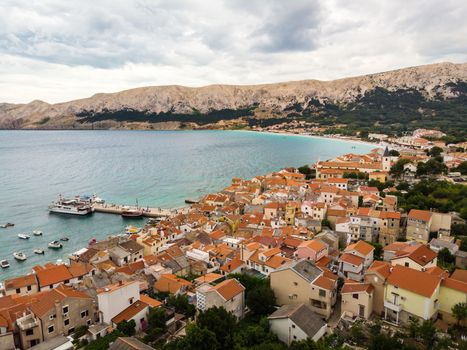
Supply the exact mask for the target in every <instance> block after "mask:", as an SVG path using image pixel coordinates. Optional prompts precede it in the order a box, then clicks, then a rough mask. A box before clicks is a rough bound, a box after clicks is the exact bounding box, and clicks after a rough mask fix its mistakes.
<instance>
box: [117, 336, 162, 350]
mask: <svg viewBox="0 0 467 350" xmlns="http://www.w3.org/2000/svg"><path fill="white" fill-rule="evenodd" d="M109 350H154V348H153V347H151V346H149V345H147V344H144V343H143V342H141V341H139V340H138V339H136V338H133V337H120V338H117V340H115V341H114V342H113V343H112V345H110V347H109Z"/></svg>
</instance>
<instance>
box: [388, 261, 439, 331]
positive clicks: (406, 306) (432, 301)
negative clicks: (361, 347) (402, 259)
mask: <svg viewBox="0 0 467 350" xmlns="http://www.w3.org/2000/svg"><path fill="white" fill-rule="evenodd" d="M440 284H441V278H440V277H438V276H434V275H431V274H429V273H426V272H421V271H418V270H414V269H411V268H409V267H405V266H400V265H396V266H394V267H393V268H392V272H391V274H390V275H389V276H388V278H387V280H386V287H385V290H384V312H385V313H384V318H385V320H388V321H392V322H394V323H396V324H398V323H407V322H408V320H409V317H410V316H412V317H415V318H418V319H421V320H429V319H433V318H435V317H436V314H437V312H438V308H439V291H440Z"/></svg>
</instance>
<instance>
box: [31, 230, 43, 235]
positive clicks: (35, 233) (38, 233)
mask: <svg viewBox="0 0 467 350" xmlns="http://www.w3.org/2000/svg"><path fill="white" fill-rule="evenodd" d="M32 234H33V235H34V236H42V231H41V230H34V231H32Z"/></svg>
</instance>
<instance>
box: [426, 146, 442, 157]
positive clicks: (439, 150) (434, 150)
mask: <svg viewBox="0 0 467 350" xmlns="http://www.w3.org/2000/svg"><path fill="white" fill-rule="evenodd" d="M441 153H443V149H442V148H441V147H438V146H434V147H431V149H430V150H429V151H428V155H429V156H431V157H438V156H439V155H441Z"/></svg>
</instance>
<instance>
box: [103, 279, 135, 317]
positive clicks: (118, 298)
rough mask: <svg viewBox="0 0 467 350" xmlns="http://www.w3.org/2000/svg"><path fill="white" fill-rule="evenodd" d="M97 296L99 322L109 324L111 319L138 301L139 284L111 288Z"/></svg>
mask: <svg viewBox="0 0 467 350" xmlns="http://www.w3.org/2000/svg"><path fill="white" fill-rule="evenodd" d="M108 289H109V290H108V291H106V290H105V289H104V290H103V291H102V292H100V293H98V294H97V303H98V306H99V311H100V313H101V321H102V322H106V323H108V324H111V321H112V318H113V317H114V316H116V315H118V314H119V313H120V312H122V311H123V310H125V309H126V308H127V307H128V306H130V305H131V304H133V303H134V302H135V301H137V300H139V282H137V281H134V282H132V283H130V284H126V285H122V286H118V287H116V286H112V287H110V288H108Z"/></svg>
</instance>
